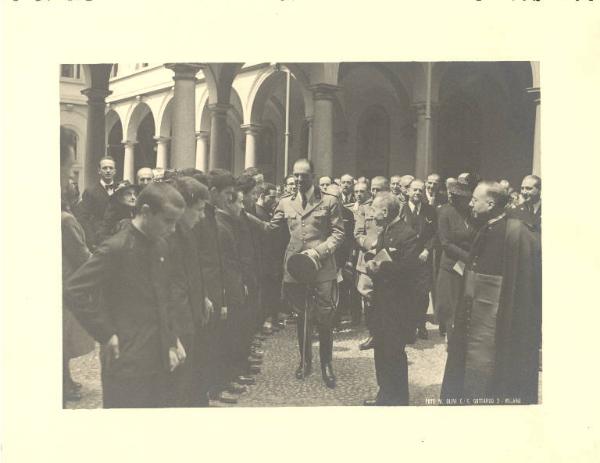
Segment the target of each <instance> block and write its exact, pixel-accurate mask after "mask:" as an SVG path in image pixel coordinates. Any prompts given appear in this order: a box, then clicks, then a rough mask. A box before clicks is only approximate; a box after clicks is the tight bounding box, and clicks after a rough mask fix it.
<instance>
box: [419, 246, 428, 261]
mask: <svg viewBox="0 0 600 463" xmlns="http://www.w3.org/2000/svg"><path fill="white" fill-rule="evenodd" d="M428 257H429V251H428V250H427V249H423V252H422V253H421V254H419V260H420V261H421V262H427V258H428Z"/></svg>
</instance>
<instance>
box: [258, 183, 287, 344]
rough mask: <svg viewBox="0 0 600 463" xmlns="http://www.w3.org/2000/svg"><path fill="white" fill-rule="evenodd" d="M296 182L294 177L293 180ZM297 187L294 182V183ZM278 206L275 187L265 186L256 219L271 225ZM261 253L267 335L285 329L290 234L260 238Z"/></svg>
mask: <svg viewBox="0 0 600 463" xmlns="http://www.w3.org/2000/svg"><path fill="white" fill-rule="evenodd" d="M292 180H293V177H292ZM294 183H295V181H294ZM276 205H277V195H276V188H275V185H273V184H271V183H265V184H264V185H263V189H262V190H261V192H260V195H259V197H258V200H257V201H256V214H255V215H256V217H258V218H259V219H260V220H262V221H264V222H270V221H271V217H272V216H273V210H274V209H275V206H276ZM259 239H260V243H261V244H260V249H259V251H260V253H261V260H262V262H263V265H262V273H261V283H260V288H261V293H262V305H263V310H264V314H263V316H264V323H263V327H262V331H263V333H264V334H272V333H273V331H278V330H280V329H282V328H283V327H284V324H283V322H281V321H279V312H280V310H279V309H280V308H281V280H282V279H283V255H284V254H285V248H286V247H287V243H288V241H289V235H288V231H287V230H286V229H285V228H282V229H281V230H279V231H278V232H277V233H275V234H272V235H271V234H269V235H266V234H261V236H260V237H259Z"/></svg>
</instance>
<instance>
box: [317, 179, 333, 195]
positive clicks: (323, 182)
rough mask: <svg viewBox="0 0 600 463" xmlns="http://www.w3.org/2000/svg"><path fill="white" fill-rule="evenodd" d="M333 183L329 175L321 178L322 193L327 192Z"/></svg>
mask: <svg viewBox="0 0 600 463" xmlns="http://www.w3.org/2000/svg"><path fill="white" fill-rule="evenodd" d="M331 183H332V180H331V177H329V176H327V175H325V176H323V177H321V178H319V189H320V190H321V193H325V192H326V191H327V187H328V186H329V185H331Z"/></svg>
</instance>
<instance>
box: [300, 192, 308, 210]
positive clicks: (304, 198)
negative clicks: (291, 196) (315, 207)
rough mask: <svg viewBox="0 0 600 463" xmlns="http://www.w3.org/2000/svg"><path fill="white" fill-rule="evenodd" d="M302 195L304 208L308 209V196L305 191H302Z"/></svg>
mask: <svg viewBox="0 0 600 463" xmlns="http://www.w3.org/2000/svg"><path fill="white" fill-rule="evenodd" d="M300 197H301V198H302V209H306V203H307V202H308V198H307V197H306V194H305V193H300Z"/></svg>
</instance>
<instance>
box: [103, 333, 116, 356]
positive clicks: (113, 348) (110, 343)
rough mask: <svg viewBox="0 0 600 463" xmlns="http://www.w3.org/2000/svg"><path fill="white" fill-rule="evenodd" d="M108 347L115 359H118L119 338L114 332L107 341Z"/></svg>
mask: <svg viewBox="0 0 600 463" xmlns="http://www.w3.org/2000/svg"><path fill="white" fill-rule="evenodd" d="M106 347H108V352H109V353H110V355H111V356H112V358H113V360H117V359H118V358H119V338H118V337H117V335H116V334H113V335H112V336H111V337H110V339H109V340H108V342H107V343H106Z"/></svg>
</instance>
